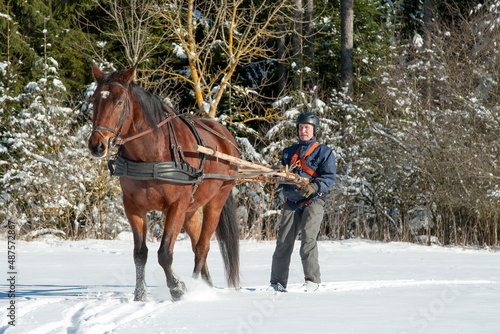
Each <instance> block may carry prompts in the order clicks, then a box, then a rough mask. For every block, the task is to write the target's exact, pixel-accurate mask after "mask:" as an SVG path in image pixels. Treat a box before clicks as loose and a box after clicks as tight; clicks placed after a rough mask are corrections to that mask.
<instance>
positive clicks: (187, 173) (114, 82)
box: [88, 65, 239, 301]
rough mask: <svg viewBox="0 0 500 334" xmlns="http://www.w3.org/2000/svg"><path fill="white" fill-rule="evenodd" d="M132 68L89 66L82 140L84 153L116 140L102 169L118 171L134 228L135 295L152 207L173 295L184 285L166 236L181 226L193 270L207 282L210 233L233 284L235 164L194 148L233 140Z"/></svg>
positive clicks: (138, 295)
mask: <svg viewBox="0 0 500 334" xmlns="http://www.w3.org/2000/svg"><path fill="white" fill-rule="evenodd" d="M135 73H136V67H135V66H134V67H132V68H130V69H128V70H126V71H123V72H111V73H108V74H105V73H103V72H102V71H101V70H100V69H99V68H98V67H97V66H95V65H93V66H92V74H93V75H94V78H95V80H96V83H97V88H96V90H95V92H94V96H93V106H94V111H93V130H92V133H91V135H90V138H89V142H88V147H89V150H90V152H91V153H92V155H93V156H95V157H98V158H102V157H105V156H107V155H108V152H109V146H110V145H119V151H118V158H117V159H116V160H115V161H114V166H111V167H110V170H111V171H112V173H113V172H114V175H116V176H120V185H121V188H122V192H123V205H124V208H125V213H126V215H127V218H128V221H129V223H130V226H131V228H132V232H133V235H134V262H135V267H136V287H135V300H138V301H143V300H145V299H146V284H145V279H144V267H145V265H146V261H147V257H148V249H147V247H146V233H147V229H148V228H147V221H146V215H147V213H148V212H149V211H152V210H157V211H161V212H163V214H164V215H165V227H164V231H163V236H162V239H161V244H160V248H159V250H158V262H159V264H160V265H161V266H162V268H163V270H164V271H165V275H166V279H167V286H168V287H169V289H170V293H171V295H172V298H173V300H178V299H180V298H181V297H182V296H183V294H184V293H185V291H186V287H185V284H184V283H183V282H182V281H181V280H179V278H178V277H177V276H176V275H175V273H174V272H173V270H172V261H173V254H174V243H175V241H176V238H177V236H178V234H179V233H180V232H181V230H182V228H184V230H185V231H186V232H187V233H188V235H189V236H190V238H191V243H192V248H193V252H194V270H193V277H194V278H198V277H199V276H200V273H201V276H202V278H203V279H204V280H205V281H206V282H207V283H208V284H210V285H211V284H212V283H211V278H210V274H209V272H208V267H207V263H206V260H207V255H208V251H209V248H210V239H211V237H212V235H213V234H214V232H215V233H216V235H217V239H218V241H219V246H220V248H221V253H222V256H223V260H224V264H225V269H226V275H227V280H228V284H229V286H230V287H235V288H238V287H239V231H238V226H237V222H236V219H235V211H234V202H233V196H232V192H231V190H232V188H233V185H234V179H233V178H232V177H231V176H234V175H235V174H237V167H236V166H234V165H232V164H230V163H228V162H226V161H222V160H220V161H219V160H217V159H216V158H214V157H212V156H207V157H206V156H204V154H201V153H198V152H197V151H195V150H194V146H195V145H199V144H200V143H201V144H203V145H205V146H209V147H212V148H216V149H217V150H219V151H221V152H224V153H226V154H230V155H233V156H239V151H238V149H237V146H236V141H235V139H234V138H233V136H232V135H231V134H230V133H229V131H228V130H227V129H226V128H225V127H224V126H222V125H221V124H219V123H218V122H216V121H214V120H209V119H203V118H199V119H198V118H194V117H189V116H187V115H180V114H178V113H175V112H174V111H173V110H172V109H170V108H169V107H167V106H166V105H165V104H164V103H162V102H161V100H160V99H159V98H158V97H157V96H155V95H153V94H151V93H149V92H147V91H145V90H143V89H142V88H140V87H139V86H138V85H137V84H135V83H134V78H135ZM199 212H201V215H202V217H203V218H202V222H201V223H200V218H199Z"/></svg>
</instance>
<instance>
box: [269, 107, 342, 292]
mask: <svg viewBox="0 0 500 334" xmlns="http://www.w3.org/2000/svg"><path fill="white" fill-rule="evenodd" d="M296 124H297V132H298V137H299V143H298V144H296V145H292V146H290V147H287V148H285V149H284V150H283V154H282V158H281V163H282V164H283V165H285V166H289V168H290V169H291V170H292V171H293V172H294V173H295V174H297V175H299V176H302V177H306V178H308V179H309V183H308V184H307V185H305V186H301V187H299V186H297V185H293V184H292V185H289V184H285V185H282V191H283V196H284V198H285V203H284V204H283V209H282V217H281V222H280V227H279V230H278V238H277V240H276V249H275V251H274V255H273V260H272V267H271V286H270V288H271V289H274V290H275V291H281V292H286V286H287V283H288V274H289V267H290V258H291V255H292V252H293V247H294V243H295V239H296V237H297V234H298V233H299V231H300V232H301V244H300V257H301V259H302V267H303V270H304V280H305V283H304V286H303V288H304V290H305V291H308V292H312V291H316V290H317V289H318V288H319V283H321V277H320V269H319V263H318V246H317V242H316V238H317V237H318V234H319V230H320V227H321V222H322V221H323V213H324V205H325V202H324V199H323V195H324V194H326V193H327V192H328V191H329V190H330V189H331V188H332V186H333V183H334V182H335V174H336V168H335V155H334V153H333V152H332V150H331V149H330V148H329V147H328V146H326V145H322V144H319V143H318V142H317V141H316V135H317V132H318V130H319V118H318V116H316V115H315V114H313V113H311V112H305V113H302V114H300V115H299V117H298V118H297V121H296Z"/></svg>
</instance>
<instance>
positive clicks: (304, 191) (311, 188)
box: [298, 183, 318, 198]
mask: <svg viewBox="0 0 500 334" xmlns="http://www.w3.org/2000/svg"><path fill="white" fill-rule="evenodd" d="M316 190H318V186H317V185H315V184H314V183H309V184H307V185H305V186H303V187H300V188H299V189H298V191H299V192H300V194H301V195H302V196H304V197H306V198H307V197H309V196H311V195H312V194H314V193H315V192H316Z"/></svg>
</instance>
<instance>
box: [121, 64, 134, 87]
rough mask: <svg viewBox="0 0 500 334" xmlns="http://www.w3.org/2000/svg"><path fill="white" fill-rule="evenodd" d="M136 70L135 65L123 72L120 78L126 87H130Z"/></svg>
mask: <svg viewBox="0 0 500 334" xmlns="http://www.w3.org/2000/svg"><path fill="white" fill-rule="evenodd" d="M136 69H137V64H135V65H134V66H132V67H131V68H129V69H128V70H126V71H125V72H123V75H122V77H123V79H124V80H125V81H126V85H127V86H128V85H130V83H131V82H132V81H134V80H135V73H136Z"/></svg>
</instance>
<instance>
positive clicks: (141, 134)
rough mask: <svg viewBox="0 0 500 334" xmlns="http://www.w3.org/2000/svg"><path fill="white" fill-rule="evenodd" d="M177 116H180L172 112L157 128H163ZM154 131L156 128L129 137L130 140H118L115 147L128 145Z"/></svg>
mask: <svg viewBox="0 0 500 334" xmlns="http://www.w3.org/2000/svg"><path fill="white" fill-rule="evenodd" d="M177 116H179V115H177V114H174V113H173V112H172V111H170V116H168V117H167V118H165V119H164V120H163V121H161V122H160V123H158V124H156V127H157V128H161V127H162V126H163V125H165V123H168V122H169V121H170V120H171V119H173V118H175V117H177ZM153 131H154V128H149V129H147V130H145V131H143V132H140V133H138V134H136V135H133V136H131V137H128V138H125V139H117V140H116V141H115V145H117V146H118V145H124V144H125V143H127V142H129V141H131V140H134V139H137V138H140V137H142V136H145V135H147V134H148V133H151V132H153Z"/></svg>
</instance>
